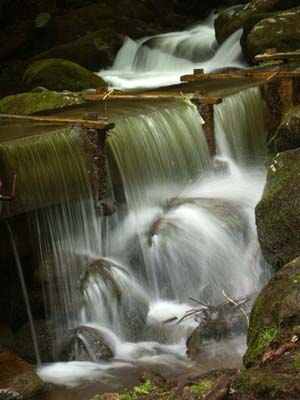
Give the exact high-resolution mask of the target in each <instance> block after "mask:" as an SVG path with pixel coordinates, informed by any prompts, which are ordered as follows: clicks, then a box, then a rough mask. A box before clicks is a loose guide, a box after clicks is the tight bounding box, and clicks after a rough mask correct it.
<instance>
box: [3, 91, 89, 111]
mask: <svg viewBox="0 0 300 400" xmlns="http://www.w3.org/2000/svg"><path fill="white" fill-rule="evenodd" d="M83 102H84V101H83V100H82V98H81V97H80V96H78V95H75V94H64V93H56V92H50V91H46V92H41V93H36V92H26V93H20V94H16V95H11V96H7V97H4V98H3V99H1V100H0V113H2V114H18V115H29V114H34V113H37V112H40V111H46V110H53V109H56V108H62V107H67V106H71V105H76V104H80V103H83Z"/></svg>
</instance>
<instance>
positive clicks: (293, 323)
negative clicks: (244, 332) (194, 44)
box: [244, 258, 300, 367]
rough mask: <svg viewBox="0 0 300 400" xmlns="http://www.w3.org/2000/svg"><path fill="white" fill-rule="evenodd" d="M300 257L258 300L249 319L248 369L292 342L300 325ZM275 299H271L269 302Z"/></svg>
mask: <svg viewBox="0 0 300 400" xmlns="http://www.w3.org/2000/svg"><path fill="white" fill-rule="evenodd" d="M299 289H300V258H297V259H295V260H293V261H291V262H290V263H288V264H287V265H285V266H284V268H282V269H281V270H280V271H279V272H277V274H276V275H274V277H273V278H272V279H271V280H270V282H269V283H268V284H267V286H266V287H265V288H264V289H263V290H262V291H261V293H260V295H259V296H258V297H257V299H256V301H255V303H254V306H253V309H252V311H251V316H250V326H249V332H248V339H247V344H248V349H247V352H246V354H245V356H244V362H245V365H246V366H247V367H250V366H253V365H256V364H259V363H260V362H261V361H262V360H263V356H264V354H265V353H266V352H267V351H270V350H272V349H276V348H278V347H279V346H280V345H282V344H284V343H285V342H288V341H290V340H291V338H292V337H293V336H294V334H295V329H297V327H298V326H299V324H300V290H299ZM270 299H272V300H270Z"/></svg>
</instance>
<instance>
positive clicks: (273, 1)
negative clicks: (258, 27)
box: [215, 0, 299, 44]
mask: <svg viewBox="0 0 300 400" xmlns="http://www.w3.org/2000/svg"><path fill="white" fill-rule="evenodd" d="M297 5H299V2H298V0H268V1H265V0H252V1H250V2H249V3H248V4H246V5H245V6H244V7H243V8H241V9H240V10H238V11H237V12H236V13H234V14H233V15H229V14H228V13H226V12H223V13H221V14H220V15H219V16H218V18H217V19H216V20H215V29H216V38H217V41H218V43H219V44H221V43H223V42H224V41H225V40H226V39H227V38H228V37H229V36H230V35H231V34H232V33H233V32H235V31H236V30H237V29H240V28H242V27H243V26H244V24H245V23H246V22H247V20H248V19H249V18H250V17H253V16H254V15H256V14H261V13H266V12H273V11H278V10H287V9H289V8H292V7H295V6H297Z"/></svg>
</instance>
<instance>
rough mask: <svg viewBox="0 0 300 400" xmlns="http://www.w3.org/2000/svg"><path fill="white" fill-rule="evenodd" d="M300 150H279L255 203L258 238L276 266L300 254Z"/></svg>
mask: <svg viewBox="0 0 300 400" xmlns="http://www.w3.org/2000/svg"><path fill="white" fill-rule="evenodd" d="M299 170H300V149H295V150H290V151H286V152H283V153H278V154H277V155H276V156H275V157H274V158H273V160H272V161H271V165H270V167H269V170H268V175H267V183H266V186H265V190H264V194H263V196H262V199H261V200H260V202H259V203H258V205H257V206H256V210H255V214H256V225H257V233H258V239H259V242H260V245H261V248H262V252H263V254H264V256H265V258H266V259H267V261H268V262H269V263H270V264H272V265H273V266H274V268H275V269H279V268H281V267H282V266H283V265H284V264H286V263H287V262H289V261H291V260H293V259H294V258H296V257H298V256H299V255H300V218H299V215H300V214H299V210H300V174H299Z"/></svg>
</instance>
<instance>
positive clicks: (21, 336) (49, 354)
mask: <svg viewBox="0 0 300 400" xmlns="http://www.w3.org/2000/svg"><path fill="white" fill-rule="evenodd" d="M34 328H35V334H36V339H37V342H38V347H39V353H40V357H41V361H42V362H43V363H48V362H52V361H54V344H55V339H56V334H55V328H54V326H53V324H52V323H51V322H48V321H45V320H38V321H34ZM15 350H16V351H17V353H18V354H19V355H20V356H21V357H22V358H23V359H24V360H26V361H27V362H29V363H31V364H36V356H35V351H34V345H33V339H32V332H31V328H30V324H29V322H27V323H26V324H25V325H24V326H23V327H22V328H21V329H19V330H18V332H17V333H16V335H15Z"/></svg>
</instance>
